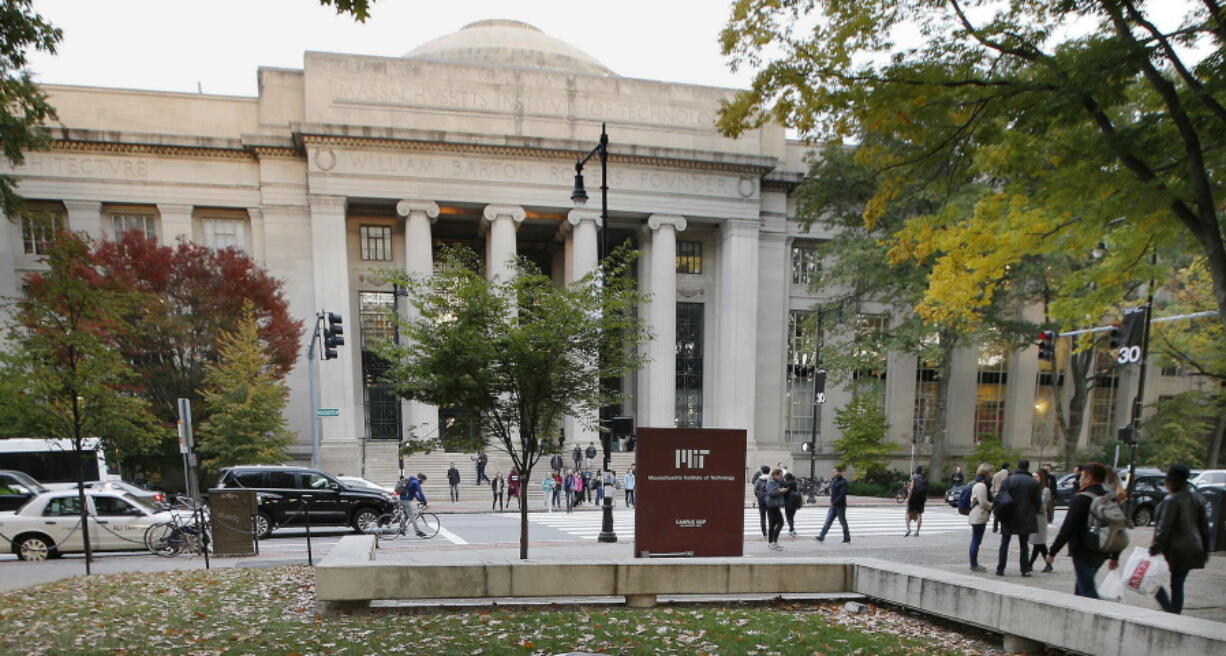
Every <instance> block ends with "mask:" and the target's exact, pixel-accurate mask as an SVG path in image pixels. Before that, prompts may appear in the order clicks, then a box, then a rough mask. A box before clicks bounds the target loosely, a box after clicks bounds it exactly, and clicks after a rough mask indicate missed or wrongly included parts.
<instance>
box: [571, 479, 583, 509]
mask: <svg viewBox="0 0 1226 656" xmlns="http://www.w3.org/2000/svg"><path fill="white" fill-rule="evenodd" d="M571 491H572V492H574V493H575V504H574V505H575V507H578V506H579V504H581V503H583V472H581V471H576V472H575V484H574V487H572V488H571Z"/></svg>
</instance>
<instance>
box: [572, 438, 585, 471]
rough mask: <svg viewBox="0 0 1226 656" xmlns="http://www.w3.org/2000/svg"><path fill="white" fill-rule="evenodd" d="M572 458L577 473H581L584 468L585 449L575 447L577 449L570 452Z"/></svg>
mask: <svg viewBox="0 0 1226 656" xmlns="http://www.w3.org/2000/svg"><path fill="white" fill-rule="evenodd" d="M570 456H571V458H572V459H574V461H575V471H579V470H580V469H581V468H582V467H583V449H581V448H579V445H578V444H576V445H575V449H574V450H573V451H571V452H570Z"/></svg>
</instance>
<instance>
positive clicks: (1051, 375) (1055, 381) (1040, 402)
mask: <svg viewBox="0 0 1226 656" xmlns="http://www.w3.org/2000/svg"><path fill="white" fill-rule="evenodd" d="M1058 348H1059V344H1057V349H1058ZM1063 384H1064V375H1063V374H1060V373H1058V372H1057V371H1056V370H1055V367H1053V365H1052V362H1051V361H1050V360H1039V372H1038V374H1037V375H1036V377H1035V389H1034V422H1033V424H1032V427H1031V430H1030V443H1031V445H1033V446H1038V447H1051V446H1055V445H1056V443H1057V442H1058V441H1059V440H1058V439H1057V438H1058V437H1059V432H1060V429H1059V425H1058V423H1057V420H1056V403H1057V402H1058V401H1059V394H1058V391H1059V389H1060V386H1061V385H1063Z"/></svg>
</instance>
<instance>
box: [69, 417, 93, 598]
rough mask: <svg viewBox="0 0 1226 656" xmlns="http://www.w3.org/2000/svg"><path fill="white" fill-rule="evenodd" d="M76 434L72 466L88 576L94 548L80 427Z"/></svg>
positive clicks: (73, 443)
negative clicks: (74, 464)
mask: <svg viewBox="0 0 1226 656" xmlns="http://www.w3.org/2000/svg"><path fill="white" fill-rule="evenodd" d="M75 432H76V436H74V437H73V439H72V450H73V451H74V452H75V455H76V463H77V466H76V467H73V469H74V472H73V473H74V475H76V477H77V502H78V503H79V504H81V541H82V543H83V544H84V545H85V575H86V576H89V575H90V574H91V573H92V572H91V569H92V566H93V564H94V549H93V546H92V545H91V544H90V541H89V506H87V505H86V504H85V475H84V473H82V471H81V469H82V468H83V467H84V465H85V456H84V453H83V449H82V448H81V446H82V445H81V439H82V438H81V429H80V426H77V427H76V431H75Z"/></svg>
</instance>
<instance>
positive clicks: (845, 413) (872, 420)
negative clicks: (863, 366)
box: [834, 395, 893, 478]
mask: <svg viewBox="0 0 1226 656" xmlns="http://www.w3.org/2000/svg"><path fill="white" fill-rule="evenodd" d="M834 425H835V426H838V427H839V432H840V434H841V437H839V439H837V440H835V441H834V448H835V449H836V450H837V451H838V452H839V454H840V455H841V456H842V459H843V462H844V463H845V464H847V465H850V466H851V467H852V468H853V469H855V471H856V474H858V475H859V477H860V478H867V477H870V476H874V475H877V474H881V473H883V472H884V471H885V469H886V458H887V457H889V455H890V451H892V450H893V447H892V445H891V444H890V443H889V442H887V441H886V431H888V430H889V427H890V426H889V423H887V421H886V417H885V410H884V409H883V408H882V407H881V404H880V402H879V400H878V399H877V398H876V397H873V396H871V395H864V396H859V397H856V398H854V399H852V401H851V403H848V404H847V405H845V406H843V407H842V408H839V409H838V410H835V411H834Z"/></svg>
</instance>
